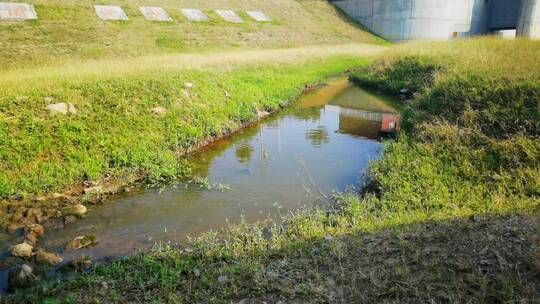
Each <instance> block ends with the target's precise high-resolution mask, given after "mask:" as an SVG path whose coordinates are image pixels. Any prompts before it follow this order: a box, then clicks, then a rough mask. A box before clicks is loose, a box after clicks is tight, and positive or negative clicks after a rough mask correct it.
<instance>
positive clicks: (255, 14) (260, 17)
mask: <svg viewBox="0 0 540 304" xmlns="http://www.w3.org/2000/svg"><path fill="white" fill-rule="evenodd" d="M246 13H247V14H248V16H250V17H251V18H253V20H255V21H259V22H270V21H272V19H271V18H270V17H268V16H267V15H266V14H265V13H263V12H260V11H246Z"/></svg>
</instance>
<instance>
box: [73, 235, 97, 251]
mask: <svg viewBox="0 0 540 304" xmlns="http://www.w3.org/2000/svg"><path fill="white" fill-rule="evenodd" d="M96 243H97V238H96V236H95V235H87V236H78V237H76V238H74V239H73V240H71V241H69V242H68V243H67V244H66V249H67V250H77V249H81V248H85V247H88V246H91V245H94V244H96Z"/></svg>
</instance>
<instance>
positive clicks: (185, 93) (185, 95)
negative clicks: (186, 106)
mask: <svg viewBox="0 0 540 304" xmlns="http://www.w3.org/2000/svg"><path fill="white" fill-rule="evenodd" d="M182 94H183V95H184V97H186V98H188V97H189V96H191V94H189V92H188V91H186V90H182Z"/></svg>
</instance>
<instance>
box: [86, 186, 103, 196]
mask: <svg viewBox="0 0 540 304" xmlns="http://www.w3.org/2000/svg"><path fill="white" fill-rule="evenodd" d="M102 191H103V187H102V186H94V187H88V188H85V189H83V193H84V194H97V193H101V192H102Z"/></svg>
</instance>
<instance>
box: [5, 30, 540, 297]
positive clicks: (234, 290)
mask: <svg viewBox="0 0 540 304" xmlns="http://www.w3.org/2000/svg"><path fill="white" fill-rule="evenodd" d="M509 54H510V56H509ZM539 57H540V44H539V43H538V42H530V41H520V40H518V41H515V42H509V41H502V40H498V39H474V40H464V41H458V42H450V43H414V44H408V45H403V46H399V47H397V48H395V49H392V50H391V51H389V53H388V54H387V55H384V56H383V57H382V58H380V59H379V60H377V61H376V62H375V63H373V64H372V65H371V67H370V68H369V69H368V70H367V71H363V72H359V73H355V74H354V76H353V79H354V80H355V81H356V82H359V83H362V84H366V85H370V86H373V87H375V88H378V89H380V90H385V91H388V92H390V93H393V94H402V95H406V96H405V97H410V98H412V99H411V100H410V101H407V103H409V105H408V106H407V109H406V110H405V113H404V120H405V121H404V131H403V132H402V133H401V134H400V136H399V137H398V139H396V141H395V142H392V143H389V144H388V145H387V148H386V153H385V155H384V157H383V158H382V159H381V160H380V161H378V162H376V163H374V164H373V165H372V167H371V176H370V179H371V181H372V184H371V186H370V187H369V189H367V190H366V191H365V193H362V195H359V194H357V193H345V194H339V195H335V197H334V199H333V200H332V202H331V203H330V204H329V205H328V206H319V207H318V208H314V209H309V210H304V211H303V212H299V213H298V214H296V215H290V216H287V217H285V218H284V219H283V223H272V222H266V223H257V224H253V225H250V224H241V225H234V226H231V227H229V229H228V230H226V231H225V236H223V235H218V234H216V233H208V234H206V235H204V236H202V237H198V238H195V239H192V240H191V241H190V242H189V244H188V247H187V248H177V247H168V246H161V247H158V248H156V249H155V250H153V251H152V252H148V253H143V254H139V255H136V256H134V257H130V258H127V259H125V260H123V261H119V262H114V263H112V264H111V265H106V266H102V267H98V268H97V269H96V270H95V271H94V272H92V273H90V274H88V275H84V276H82V277H81V278H79V279H77V280H74V281H69V282H61V283H56V284H52V285H40V286H38V287H35V288H33V289H31V290H30V291H26V292H21V293H20V294H17V295H15V296H13V297H11V298H9V299H7V301H8V302H9V301H12V302H17V303H21V302H25V301H26V302H32V301H35V300H37V299H48V300H47V301H48V303H63V302H66V303H75V302H77V303H94V302H176V303H193V302H198V303H204V302H217V303H230V302H233V303H237V302H241V303H260V302H262V301H269V302H278V301H292V302H321V303H328V302H342V303H347V302H348V303H350V302H365V303H373V302H399V303H403V302H405V303H407V302H409V303H412V302H436V303H438V302H449V303H463V302H473V303H510V302H523V303H533V302H535V301H538V300H539V299H540V294H539V290H540V264H539V261H540V238H539V237H538V236H539V235H540V227H539V223H540V221H539V218H538V215H539V211H540V209H539V207H540V204H539V203H540V200H539V197H538V196H539V194H540V193H539V189H540V168H539V167H540V138H539V136H540V134H539V125H538V121H539V118H540V117H539V116H540V62H538V60H537V59H538V58H539ZM518 58H519V59H518ZM331 65H332V66H335V63H334V62H332V64H331ZM262 73H264V70H263V71H262ZM279 83H281V82H279ZM258 84H259V83H258ZM257 87H258V88H259V89H260V88H261V86H257ZM265 88H266V87H265ZM279 100H281V99H279ZM276 106H277V104H276Z"/></svg>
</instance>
